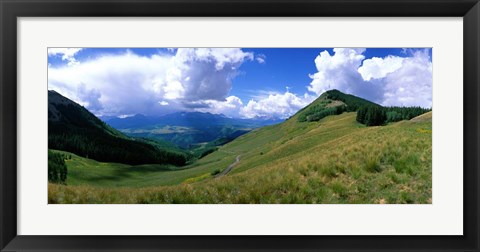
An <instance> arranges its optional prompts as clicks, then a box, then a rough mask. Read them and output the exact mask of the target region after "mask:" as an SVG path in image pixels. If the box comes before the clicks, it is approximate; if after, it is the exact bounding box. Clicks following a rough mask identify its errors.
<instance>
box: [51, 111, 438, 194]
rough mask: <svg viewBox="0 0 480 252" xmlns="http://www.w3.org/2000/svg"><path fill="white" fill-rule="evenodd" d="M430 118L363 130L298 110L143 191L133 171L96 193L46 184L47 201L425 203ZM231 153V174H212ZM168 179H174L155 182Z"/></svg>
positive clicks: (349, 116) (348, 116) (349, 118)
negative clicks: (309, 117) (303, 118)
mask: <svg viewBox="0 0 480 252" xmlns="http://www.w3.org/2000/svg"><path fill="white" fill-rule="evenodd" d="M429 113H430V116H429V115H423V116H421V117H417V118H414V119H412V120H411V121H401V122H397V123H391V124H389V125H386V126H381V127H365V126H364V125H362V124H360V123H358V122H356V120H355V119H356V113H355V112H348V113H343V114H341V115H336V116H327V117H325V118H323V119H321V120H320V121H318V122H299V120H298V117H299V115H300V114H301V112H300V113H298V114H297V115H295V116H293V117H292V118H290V119H289V120H288V121H286V122H284V123H282V124H278V125H273V126H266V127H263V128H261V129H257V130H253V131H252V132H250V133H248V134H246V135H243V136H241V137H239V138H237V139H235V140H234V141H232V142H230V143H228V144H226V145H224V146H222V147H220V149H219V150H218V151H216V152H213V153H211V154H209V155H207V156H206V157H204V158H202V159H200V160H199V161H197V162H196V163H195V164H192V165H191V166H189V167H188V168H189V169H188V170H181V171H174V170H165V171H160V172H152V173H151V174H149V175H148V176H147V179H150V178H152V180H151V182H148V183H145V184H144V185H145V186H148V187H144V188H134V187H139V186H133V184H136V185H138V184H137V183H141V182H140V181H137V183H135V182H133V181H134V177H135V176H134V175H131V174H133V172H131V173H130V172H129V173H128V174H129V175H125V177H128V179H132V182H131V183H129V184H124V185H121V184H115V185H112V184H108V183H107V182H105V184H103V185H102V184H101V183H96V184H97V185H101V186H108V187H102V188H99V187H96V186H92V185H81V184H84V183H85V182H86V181H87V180H86V179H82V178H81V177H78V176H77V178H75V176H74V175H72V177H71V179H72V181H70V177H69V183H71V185H69V186H63V185H56V184H50V185H49V203H431V188H432V185H431V181H432V176H431V174H432V173H431V167H432V160H431V159H432V134H431V130H432V125H431V112H429ZM419 118H420V119H419ZM238 155H240V156H241V159H240V162H239V163H238V164H237V165H236V166H235V167H234V168H233V170H232V171H231V172H230V173H228V174H227V175H225V176H223V177H213V176H212V175H211V173H212V172H213V171H215V170H217V169H222V170H223V169H226V168H227V167H228V165H229V164H231V163H233V162H234V160H235V157H237V156H238ZM67 166H68V163H67ZM70 166H71V165H70ZM70 166H69V168H70ZM77 168H78V171H80V172H84V173H85V174H88V173H89V172H88V171H85V170H82V168H80V166H78V165H77ZM74 170H75V169H74ZM135 172H138V171H135ZM142 172H144V171H142ZM74 173H75V172H74ZM108 173H109V172H107V174H108ZM167 173H168V177H170V176H171V177H176V179H172V180H168V182H167V180H164V179H162V178H166V177H167V176H166V174H167ZM187 173H188V174H187ZM71 174H72V173H71V171H70V170H69V176H70V175H71ZM162 174H163V175H165V177H162ZM102 176H103V175H102ZM154 176H156V177H154ZM142 177H145V176H143V175H142ZM75 179H77V181H76V182H75ZM128 179H127V180H128ZM92 181H97V180H96V179H93V180H92ZM178 183H180V184H178ZM94 184H95V183H94ZM76 185H78V186H76ZM159 185H167V186H159ZM113 186H117V187H113ZM118 186H120V187H118Z"/></svg>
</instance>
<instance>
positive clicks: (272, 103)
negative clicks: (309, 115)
mask: <svg viewBox="0 0 480 252" xmlns="http://www.w3.org/2000/svg"><path fill="white" fill-rule="evenodd" d="M315 98H316V97H314V96H311V95H308V94H305V95H304V96H303V97H302V96H297V95H295V94H293V93H290V92H289V91H286V92H285V93H283V94H281V93H276V94H270V95H268V96H267V97H265V98H263V99H258V100H253V99H252V100H250V101H249V102H248V103H247V105H246V106H244V107H243V108H241V109H240V115H241V116H243V117H246V118H254V117H273V118H287V117H289V116H291V115H293V114H295V113H296V112H297V111H298V110H299V109H301V108H303V107H305V106H307V105H308V104H309V103H311V102H312V101H313V100H314V99H315Z"/></svg>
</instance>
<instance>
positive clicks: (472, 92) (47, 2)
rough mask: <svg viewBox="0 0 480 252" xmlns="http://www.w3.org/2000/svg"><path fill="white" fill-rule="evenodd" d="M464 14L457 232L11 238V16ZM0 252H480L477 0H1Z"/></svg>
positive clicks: (479, 35) (14, 21)
mask: <svg viewBox="0 0 480 252" xmlns="http://www.w3.org/2000/svg"><path fill="white" fill-rule="evenodd" d="M59 16H62V17H65V16H67V17H100V16H102V17H117V16H118V17H125V16H136V17H152V16H169V17H171V16H176V17H187V16H211V17H217V16H218V17H220V16H245V17H254V16H265V17H274V16H275V17H289V16H310V17H311V16H329V17H332V16H335V17H350V16H353V17H364V16H368V17H380V16H382V17H383V16H389V17H390V16H397V17H411V16H416V17H419V16H424V17H463V40H464V42H463V45H464V48H463V49H464V54H463V57H464V72H463V73H464V83H463V88H464V90H463V95H464V104H463V106H464V138H463V143H464V167H463V168H464V191H463V192H464V206H463V209H464V211H463V213H464V222H463V223H464V224H463V225H464V235H462V236H21V235H17V175H16V169H17V126H18V125H17V99H18V98H17V17H59ZM0 17H1V21H0V22H1V24H0V25H1V33H0V34H1V41H0V43H1V44H0V48H1V49H0V50H1V51H0V55H1V59H0V65H1V68H0V76H1V85H0V104H1V105H0V106H1V107H0V109H1V110H0V142H1V145H0V165H1V167H0V178H1V182H0V183H1V184H0V188H1V193H0V197H1V198H0V211H1V212H0V233H1V234H0V250H1V251H73V250H75V251H117V250H118V251H120V250H121V251H199V250H203V251H245V250H251V251H297V250H302V251H374V250H375V251H440V250H443V251H480V236H479V234H480V232H479V220H480V218H479V211H480V208H479V203H480V200H479V195H480V193H479V186H478V183H479V182H480V177H479V172H478V157H477V156H478V154H479V152H478V150H479V148H478V146H479V141H478V139H479V134H478V133H479V123H478V122H479V121H478V120H479V116H478V115H479V99H478V98H479V84H480V82H479V70H480V64H479V63H480V62H479V61H480V57H479V56H480V55H479V49H480V48H479V47H480V45H479V38H480V4H479V2H478V0H417V1H411V0H299V1H293V0H290V1H284V0H271V1H269V0H260V1H253V0H230V1H228V0H142V1H135V0H111V1H108V0H99V1H90V0H63V1H58V0H36V1H33V0H18V1H13V0H0Z"/></svg>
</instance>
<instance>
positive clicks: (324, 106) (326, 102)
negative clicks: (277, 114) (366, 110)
mask: <svg viewBox="0 0 480 252" xmlns="http://www.w3.org/2000/svg"><path fill="white" fill-rule="evenodd" d="M367 106H374V107H380V105H378V104H376V103H373V102H371V101H368V100H365V99H362V98H360V97H356V96H353V95H349V94H344V93H342V92H340V91H338V90H330V91H327V92H325V93H323V94H322V95H321V96H320V97H319V98H317V99H316V100H315V101H313V102H312V103H311V104H309V105H308V106H306V107H305V108H303V109H302V110H300V111H299V112H298V113H297V114H296V115H295V116H294V117H296V118H297V119H298V121H300V122H305V121H309V122H312V121H318V120H320V119H322V118H324V117H326V116H329V115H339V114H341V113H343V112H344V111H349V112H352V111H357V110H358V109H359V108H361V107H367Z"/></svg>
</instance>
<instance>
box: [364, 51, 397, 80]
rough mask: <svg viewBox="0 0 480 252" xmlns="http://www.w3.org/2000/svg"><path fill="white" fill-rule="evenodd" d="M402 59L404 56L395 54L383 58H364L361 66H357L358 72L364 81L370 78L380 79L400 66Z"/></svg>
mask: <svg viewBox="0 0 480 252" xmlns="http://www.w3.org/2000/svg"><path fill="white" fill-rule="evenodd" d="M404 59H405V58H402V57H397V56H387V57H385V58H378V57H373V58H371V59H366V60H364V61H363V64H362V66H361V67H359V68H358V72H359V73H360V74H361V75H362V78H363V80H365V81H369V80H371V79H372V78H373V79H381V78H384V77H385V76H387V74H389V73H393V72H395V71H397V70H398V69H399V68H400V67H402V63H403V60H404Z"/></svg>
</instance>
